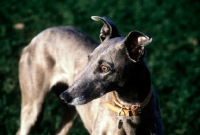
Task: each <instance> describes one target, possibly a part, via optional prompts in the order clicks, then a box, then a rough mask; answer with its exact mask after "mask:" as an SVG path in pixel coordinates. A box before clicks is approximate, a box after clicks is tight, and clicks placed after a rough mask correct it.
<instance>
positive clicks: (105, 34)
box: [91, 16, 120, 42]
mask: <svg viewBox="0 0 200 135" xmlns="http://www.w3.org/2000/svg"><path fill="white" fill-rule="evenodd" d="M91 18H92V19H93V20H95V21H101V22H103V24H104V25H103V27H102V28H101V31H100V36H99V38H100V40H101V42H103V41H104V40H105V39H108V38H114V37H119V36H120V34H119V32H118V29H117V27H116V26H115V24H114V23H113V22H112V21H111V20H109V19H108V18H106V17H99V16H92V17H91Z"/></svg>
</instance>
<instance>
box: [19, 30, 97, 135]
mask: <svg viewBox="0 0 200 135" xmlns="http://www.w3.org/2000/svg"><path fill="white" fill-rule="evenodd" d="M97 45H98V43H97V42H96V41H94V40H93V39H92V38H91V37H89V36H88V35H87V34H85V33H83V32H81V31H80V30H77V29H76V28H74V27H71V26H69V27H54V28H49V29H47V30H44V31H43V32H41V33H40V34H38V35H37V36H36V37H35V38H33V39H32V41H31V43H30V44H29V45H28V46H26V47H25V48H24V49H23V51H22V54H21V58H20V62H19V82H20V87H21V95H22V103H21V121H20V122H21V123H20V129H19V130H18V132H17V135H27V134H28V133H29V132H30V130H31V128H32V127H36V128H34V129H38V128H37V126H38V125H39V122H40V121H41V118H42V113H43V107H44V99H45V97H46V96H47V94H48V93H49V91H51V90H52V91H54V92H55V93H56V95H57V96H59V95H60V93H62V92H63V91H64V90H66V89H67V88H68V86H69V85H71V84H72V83H73V82H74V80H75V79H76V78H77V77H78V76H79V75H80V74H81V72H82V71H83V69H84V68H85V66H86V65H87V61H88V60H87V59H88V58H87V55H88V54H89V53H91V52H92V51H93V50H94V48H96V47H97ZM62 108H63V115H62V123H61V125H60V128H59V129H58V132H57V134H58V135H66V134H67V132H68V131H69V129H70V128H71V126H72V124H73V122H74V120H75V118H76V117H77V112H76V110H75V107H74V106H68V105H66V104H64V103H62ZM34 125H35V126H34Z"/></svg>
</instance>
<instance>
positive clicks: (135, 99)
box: [115, 60, 151, 105]
mask: <svg viewBox="0 0 200 135" xmlns="http://www.w3.org/2000/svg"><path fill="white" fill-rule="evenodd" d="M136 68H137V69H134V70H135V71H137V72H136V73H134V75H132V76H131V78H129V80H130V81H128V82H127V84H126V85H125V86H127V87H124V88H123V89H121V90H117V91H116V92H115V93H116V96H117V99H118V100H119V101H120V102H121V103H123V104H124V105H129V104H137V103H141V102H142V101H144V99H145V98H146V97H147V95H148V94H149V92H150V89H151V78H150V72H149V69H148V67H147V64H146V62H145V60H142V61H140V62H139V63H138V65H137V66H136Z"/></svg>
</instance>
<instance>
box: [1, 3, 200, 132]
mask: <svg viewBox="0 0 200 135" xmlns="http://www.w3.org/2000/svg"><path fill="white" fill-rule="evenodd" d="M199 11H200V1H199V0H177V1H175V0H121V1H120V0H118V1H117V0H107V1H102V0H88V1H86V0H85V1H83V0H82V1H81V0H1V1H0V134H1V135H13V134H15V132H16V131H17V129H18V128H19V123H20V120H19V116H20V103H21V95H20V88H19V82H18V61H19V57H20V53H21V50H22V48H23V47H24V46H26V45H27V44H28V43H29V42H30V40H31V39H32V38H33V37H34V36H36V35H37V34H38V33H39V32H41V31H42V30H44V29H46V28H48V27H54V26H63V25H73V26H75V27H77V28H79V29H80V30H82V31H84V32H86V33H88V34H89V35H90V36H92V37H93V38H94V39H95V40H97V41H99V39H98V35H99V30H100V28H101V26H102V25H101V23H97V22H94V21H92V20H91V19H90V17H91V16H93V15H97V16H107V17H108V18H110V19H111V20H112V21H113V22H114V23H115V24H116V25H117V26H118V29H119V31H120V33H121V35H123V36H126V35H127V34H128V33H129V32H130V31H131V30H139V31H142V32H144V33H146V34H149V35H151V36H152V37H153V42H152V43H151V44H150V45H148V46H147V47H146V49H147V55H146V60H147V62H148V65H149V67H150V70H151V75H152V80H153V84H154V86H155V88H156V90H157V92H158V95H159V99H160V104H161V109H162V118H163V124H164V132H165V134H166V135H197V134H200V117H199V116H200V105H199V103H200V82H199V79H200V64H199V62H200V44H199V42H200V36H199V35H200V15H199ZM18 23H20V24H23V25H24V28H22V29H16V28H15V24H18ZM59 102H60V101H59V100H58V99H57V98H56V96H54V94H53V93H51V94H49V96H48V98H47V99H46V101H45V103H46V108H45V114H44V120H43V121H42V123H41V127H42V133H40V134H43V135H50V134H53V133H54V132H55V131H56V129H57V128H58V125H59V122H60V120H61V119H60V115H61V110H60V107H61V106H60V103H59ZM31 134H34V135H37V133H36V132H32V133H31ZM69 134H70V135H87V134H88V133H87V131H86V130H85V129H84V128H83V125H82V123H81V120H80V119H78V120H77V121H76V123H75V125H74V127H73V129H72V130H71V131H70V133H69Z"/></svg>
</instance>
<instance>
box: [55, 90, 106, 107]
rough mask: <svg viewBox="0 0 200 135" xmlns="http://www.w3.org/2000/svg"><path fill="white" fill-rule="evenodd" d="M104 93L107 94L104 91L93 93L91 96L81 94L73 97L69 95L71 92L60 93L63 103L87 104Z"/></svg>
mask: <svg viewBox="0 0 200 135" xmlns="http://www.w3.org/2000/svg"><path fill="white" fill-rule="evenodd" d="M103 95H105V93H104V92H102V93H93V94H91V95H90V96H84V95H82V96H81V95H79V96H77V97H75V98H72V97H71V96H69V93H67V92H63V93H62V94H61V95H60V97H59V98H60V100H61V101H62V102H63V103H66V104H69V105H84V104H87V103H88V102H90V101H92V100H95V99H97V98H100V97H102V96H103Z"/></svg>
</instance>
